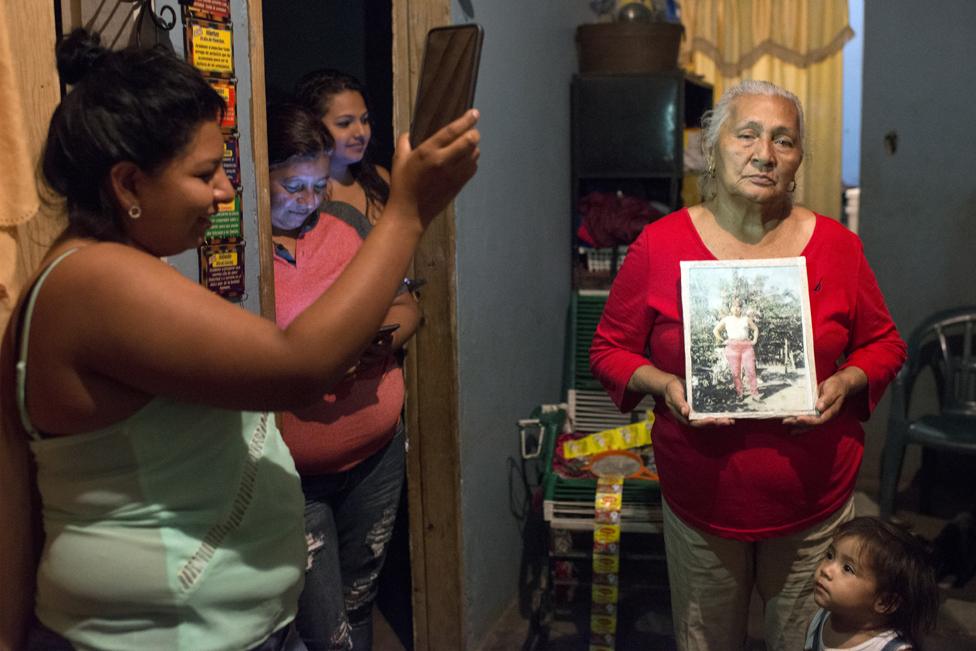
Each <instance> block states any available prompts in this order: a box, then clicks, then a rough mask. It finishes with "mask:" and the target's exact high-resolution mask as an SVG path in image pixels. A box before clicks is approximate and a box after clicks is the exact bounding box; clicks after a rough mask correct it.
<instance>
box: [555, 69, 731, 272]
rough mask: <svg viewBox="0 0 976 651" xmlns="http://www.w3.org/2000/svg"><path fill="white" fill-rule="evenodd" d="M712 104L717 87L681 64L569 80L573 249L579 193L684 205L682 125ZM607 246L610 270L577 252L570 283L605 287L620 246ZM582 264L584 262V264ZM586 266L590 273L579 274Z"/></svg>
mask: <svg viewBox="0 0 976 651" xmlns="http://www.w3.org/2000/svg"><path fill="white" fill-rule="evenodd" d="M711 107H712V87H711V86H710V85H709V84H706V83H704V82H702V81H700V80H698V79H695V78H693V77H690V76H688V75H687V74H685V73H684V72H683V71H681V70H674V71H670V72H658V73H649V74H601V75H575V76H574V77H573V80H572V84H571V94H570V111H571V115H570V124H571V172H570V176H571V183H572V187H571V189H570V192H571V197H572V200H571V205H572V236H573V239H572V241H573V243H574V249H576V250H578V249H579V241H578V240H577V238H576V232H577V229H578V228H579V225H580V220H581V215H580V211H579V201H580V198H582V197H583V196H585V195H586V194H588V193H590V192H622V193H624V194H627V195H630V196H634V197H638V198H640V199H646V200H648V201H657V202H660V203H662V204H664V205H665V206H667V207H668V208H669V209H670V210H677V209H678V208H680V207H681V183H682V179H683V177H684V132H685V128H687V127H694V126H697V125H699V124H700V123H701V117H702V115H703V114H704V113H705V111H707V110H709V109H711ZM619 248H620V247H618V248H617V249H613V250H609V251H608V252H605V253H603V254H602V255H609V256H610V258H611V263H610V265H609V269H603V270H599V271H594V270H592V269H591V267H592V266H593V265H589V266H587V265H586V260H582V261H581V260H579V259H578V256H575V255H574V260H576V264H575V265H574V267H575V268H574V274H573V286H574V287H580V288H601V287H602V288H606V287H609V285H610V283H611V282H612V280H613V276H614V274H615V273H616V270H617V269H618V268H619V261H620V259H621V258H622V257H623V256H622V253H623V252H622V251H621V250H619ZM580 263H582V267H581V264H580ZM584 269H585V273H580V271H581V270H584Z"/></svg>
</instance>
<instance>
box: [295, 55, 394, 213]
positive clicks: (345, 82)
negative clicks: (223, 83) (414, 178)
mask: <svg viewBox="0 0 976 651" xmlns="http://www.w3.org/2000/svg"><path fill="white" fill-rule="evenodd" d="M347 90H351V91H354V92H357V93H359V94H360V95H362V97H363V102H364V103H365V104H366V110H367V111H368V110H369V94H368V93H367V92H366V86H365V85H364V84H363V83H362V82H360V81H359V80H358V79H356V78H355V77H353V76H352V75H347V74H345V73H343V72H339V71H338V70H334V69H332V68H322V69H320V70H313V71H312V72H308V73H306V74H305V75H303V76H302V77H301V79H299V80H298V83H297V84H296V85H295V96H296V97H297V98H298V100H299V101H300V102H302V103H303V104H305V105H306V106H307V107H309V109H310V110H312V111H314V112H315V114H316V115H318V117H319V119H321V118H323V117H325V114H326V113H328V111H329V105H330V103H331V102H332V98H333V97H335V96H336V95H338V94H339V93H341V92H343V91H347ZM372 150H373V140H372V138H371V139H370V141H369V145H367V147H366V151H365V152H363V158H362V160H360V161H359V162H358V163H356V164H355V165H350V166H349V171H350V172H351V173H352V177H353V178H354V179H355V180H356V181H357V182H358V183H359V184H360V185H361V186H363V190H364V191H365V192H366V212H367V216H368V213H369V209H370V205H371V204H373V203H377V204H381V205H382V204H385V203H386V202H387V200H389V198H390V186H389V184H388V183H387V182H386V181H384V180H383V177H381V176H380V175H379V172H377V171H376V164H375V163H373V161H372Z"/></svg>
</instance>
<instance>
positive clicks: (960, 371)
mask: <svg viewBox="0 0 976 651" xmlns="http://www.w3.org/2000/svg"><path fill="white" fill-rule="evenodd" d="M925 370H930V371H931V372H932V374H933V376H934V378H935V384H936V387H937V389H938V393H939V395H938V398H939V412H938V413H936V414H926V415H923V416H920V417H918V418H914V419H912V418H909V408H910V406H911V398H912V390H913V388H914V386H915V380H916V379H917V378H918V376H919V374H920V373H922V372H924V371H925ZM909 445H920V446H923V447H928V448H933V449H939V450H948V451H952V452H959V453H967V454H976V306H968V307H961V308H956V309H952V310H947V311H944V312H939V313H937V314H935V315H933V316H932V317H931V318H929V319H927V320H926V321H925V322H924V323H923V324H922V325H921V326H919V327H918V328H916V330H915V331H914V332H913V333H912V335H911V337H909V340H908V361H906V362H905V365H904V366H903V367H902V369H901V371H900V372H899V373H898V375H897V376H896V378H895V381H894V383H893V384H892V395H891V411H890V414H889V416H888V434H887V439H886V440H885V446H884V451H883V452H882V456H881V491H880V493H881V494H880V497H879V506H880V511H881V517H882V518H890V517H891V516H892V515H893V514H894V511H895V496H896V493H897V491H898V477H899V475H900V474H901V467H902V461H903V460H904V458H905V450H906V448H907V447H908V446H909ZM925 479H926V478H925V477H923V481H922V493H921V496H920V497H921V499H920V501H921V506H922V510H923V511H924V510H926V509H927V508H928V506H929V491H930V487H929V484H930V483H931V482H929V481H925Z"/></svg>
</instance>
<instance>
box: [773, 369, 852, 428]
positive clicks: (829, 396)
mask: <svg viewBox="0 0 976 651" xmlns="http://www.w3.org/2000/svg"><path fill="white" fill-rule="evenodd" d="M867 385H868V376H867V375H865V374H864V371H862V370H861V369H859V368H857V367H856V366H848V367H847V368H844V369H841V370H840V371H837V372H836V373H834V374H833V375H831V376H830V377H829V378H827V379H826V380H824V381H823V382H821V383H820V385H819V386H818V387H817V404H816V409H817V413H818V415H817V416H792V417H790V418H784V419H783V424H784V425H790V426H794V427H795V428H796V431H804V430H806V429H809V428H811V427H816V426H817V425H823V424H824V423H826V422H827V421H829V420H830V419H831V418H833V417H834V416H836V415H837V414H839V413H840V410H841V408H842V407H843V406H844V401H845V400H847V397H848V396H851V395H854V394H856V393H859V392H861V391H862V390H864V388H865V387H866V386H867Z"/></svg>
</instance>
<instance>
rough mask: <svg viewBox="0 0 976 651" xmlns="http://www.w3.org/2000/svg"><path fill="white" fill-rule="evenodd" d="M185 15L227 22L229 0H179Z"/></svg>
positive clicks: (228, 17) (228, 18)
mask: <svg viewBox="0 0 976 651" xmlns="http://www.w3.org/2000/svg"><path fill="white" fill-rule="evenodd" d="M180 4H182V5H183V10H184V12H185V13H186V15H187V16H192V17H194V18H203V19H204V20H214V21H220V22H227V21H229V20H230V0H181V2H180Z"/></svg>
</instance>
